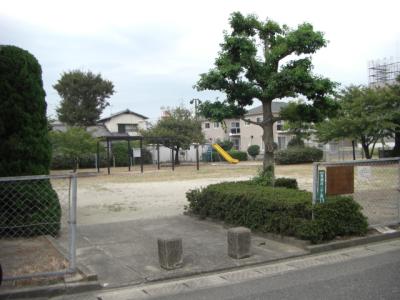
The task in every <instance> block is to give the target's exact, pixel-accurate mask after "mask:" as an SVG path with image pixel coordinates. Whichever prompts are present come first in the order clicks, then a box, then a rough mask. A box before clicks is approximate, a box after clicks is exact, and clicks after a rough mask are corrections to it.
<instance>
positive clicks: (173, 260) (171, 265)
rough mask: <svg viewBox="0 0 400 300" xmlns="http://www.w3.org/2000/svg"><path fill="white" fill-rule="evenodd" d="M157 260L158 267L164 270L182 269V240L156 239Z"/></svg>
mask: <svg viewBox="0 0 400 300" xmlns="http://www.w3.org/2000/svg"><path fill="white" fill-rule="evenodd" d="M157 244H158V259H159V261H160V266H161V267H162V268H163V269H166V270H173V269H177V268H180V267H182V264H183V260H182V253H183V250H182V239H181V238H171V237H168V238H158V239H157Z"/></svg>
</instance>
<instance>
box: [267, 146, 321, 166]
mask: <svg viewBox="0 0 400 300" xmlns="http://www.w3.org/2000/svg"><path fill="white" fill-rule="evenodd" d="M323 154H324V153H323V151H322V150H321V149H318V148H314V147H291V148H287V149H285V150H279V151H277V152H275V162H276V163H278V164H281V165H287V164H300V163H310V162H315V161H320V160H321V159H322V157H323Z"/></svg>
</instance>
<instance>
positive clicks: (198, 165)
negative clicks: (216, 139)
mask: <svg viewBox="0 0 400 300" xmlns="http://www.w3.org/2000/svg"><path fill="white" fill-rule="evenodd" d="M196 168H197V171H198V170H199V169H200V164H199V145H196Z"/></svg>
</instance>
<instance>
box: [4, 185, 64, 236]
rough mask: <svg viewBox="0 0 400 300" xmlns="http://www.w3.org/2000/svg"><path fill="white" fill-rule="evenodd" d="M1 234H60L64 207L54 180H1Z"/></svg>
mask: <svg viewBox="0 0 400 300" xmlns="http://www.w3.org/2000/svg"><path fill="white" fill-rule="evenodd" d="M0 207H1V213H0V237H31V236H37V235H46V234H49V235H53V236H55V235H57V233H58V231H59V230H60V219H61V206H60V203H59V200H58V196H57V193H56V192H55V191H54V189H53V188H52V186H51V183H50V180H48V179H46V180H40V181H38V180H25V181H1V182H0Z"/></svg>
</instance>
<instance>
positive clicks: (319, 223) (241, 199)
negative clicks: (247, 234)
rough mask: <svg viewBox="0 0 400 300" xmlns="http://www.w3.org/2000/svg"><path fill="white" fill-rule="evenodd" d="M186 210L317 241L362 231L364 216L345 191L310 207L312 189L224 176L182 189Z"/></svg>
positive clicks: (233, 223) (364, 223)
mask: <svg viewBox="0 0 400 300" xmlns="http://www.w3.org/2000/svg"><path fill="white" fill-rule="evenodd" d="M186 197H187V200H188V201H189V206H188V207H187V208H186V210H187V212H189V213H192V214H195V215H199V216H201V217H204V218H205V217H211V218H215V219H218V220H222V221H225V222H226V223H228V224H232V225H240V226H246V227H249V228H251V229H253V230H259V231H261V232H271V233H276V234H281V235H288V236H294V237H298V238H302V239H306V240H309V241H311V242H312V243H318V242H321V241H326V240H331V239H333V238H334V237H335V236H337V235H362V234H365V233H366V230H367V221H366V218H365V217H364V216H363V215H362V213H361V211H360V206H359V205H358V204H357V203H355V202H354V201H353V200H352V199H351V198H349V197H334V198H329V197H328V199H327V201H326V204H319V205H316V206H315V207H314V209H315V219H314V220H312V218H311V215H312V208H313V206H312V201H311V198H312V194H311V193H309V192H306V191H299V190H295V189H287V188H273V187H267V186H259V185H254V183H251V182H225V183H220V184H214V185H209V186H208V187H206V188H203V189H195V190H191V191H189V192H188V193H186Z"/></svg>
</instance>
